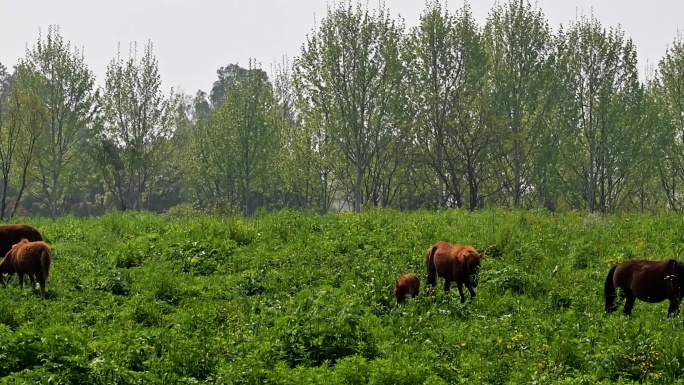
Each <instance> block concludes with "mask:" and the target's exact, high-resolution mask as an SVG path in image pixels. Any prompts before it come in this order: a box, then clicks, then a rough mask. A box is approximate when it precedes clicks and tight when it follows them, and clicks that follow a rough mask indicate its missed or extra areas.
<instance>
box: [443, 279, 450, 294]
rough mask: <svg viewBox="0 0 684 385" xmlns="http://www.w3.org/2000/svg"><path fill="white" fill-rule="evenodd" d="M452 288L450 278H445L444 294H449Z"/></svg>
mask: <svg viewBox="0 0 684 385" xmlns="http://www.w3.org/2000/svg"><path fill="white" fill-rule="evenodd" d="M450 286H451V281H449V279H448V278H444V292H445V293H448V292H449V289H450Z"/></svg>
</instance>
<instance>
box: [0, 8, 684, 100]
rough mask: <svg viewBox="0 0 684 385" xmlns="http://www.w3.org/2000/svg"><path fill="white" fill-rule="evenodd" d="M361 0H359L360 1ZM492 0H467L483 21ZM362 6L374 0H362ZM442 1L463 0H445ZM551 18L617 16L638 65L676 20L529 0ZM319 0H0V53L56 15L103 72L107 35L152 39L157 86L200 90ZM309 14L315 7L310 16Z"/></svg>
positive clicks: (110, 43)
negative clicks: (219, 71) (157, 69)
mask: <svg viewBox="0 0 684 385" xmlns="http://www.w3.org/2000/svg"><path fill="white" fill-rule="evenodd" d="M364 2H365V1H364ZM494 2H495V0H471V1H470V4H471V8H472V10H473V13H474V15H475V18H476V19H477V20H478V22H479V23H480V25H484V21H485V18H486V16H487V14H488V12H489V10H490V9H491V8H492V6H493V5H494ZM369 3H370V4H371V6H374V5H375V4H377V1H376V0H369ZM445 3H446V4H447V6H448V8H449V9H456V8H460V7H461V6H462V4H463V0H449V1H445ZM385 4H386V5H387V7H388V8H389V10H390V12H391V14H392V15H397V14H400V15H401V16H402V17H403V18H404V19H405V21H406V25H407V27H410V26H413V25H415V24H416V23H417V22H418V17H419V15H420V14H421V13H422V11H423V10H424V8H425V2H424V0H386V2H385ZM537 4H538V5H539V7H540V8H541V9H542V10H543V11H544V13H545V15H546V18H547V20H548V21H549V23H550V25H551V27H552V28H553V29H554V30H555V29H556V28H557V27H558V25H559V24H560V23H563V24H564V25H567V23H568V21H570V20H574V19H575V15H576V14H577V12H578V11H579V12H583V13H585V14H588V13H590V12H591V11H592V10H593V13H594V15H595V16H596V17H597V18H598V19H599V20H600V21H601V22H602V23H603V25H604V26H606V27H609V26H617V25H618V24H619V25H621V27H622V29H623V30H624V31H625V34H626V36H628V37H631V38H632V39H633V40H634V42H635V44H636V46H637V49H638V53H639V68H640V70H641V71H642V72H643V69H644V68H645V66H646V60H648V61H649V62H650V63H653V64H655V63H657V61H658V60H660V58H661V57H662V55H663V53H664V52H665V49H666V47H667V46H668V45H669V44H670V43H671V42H672V41H673V39H674V38H675V36H676V34H677V30H678V28H680V27H681V25H680V24H679V23H680V20H681V15H682V14H684V1H681V0H650V1H637V0H538V1H537ZM325 10H326V1H324V0H251V1H246V0H243V1H236V0H223V1H218V0H193V1H190V0H118V1H107V2H104V1H97V0H59V1H56V0H0V63H2V64H4V65H5V66H6V67H8V68H12V67H13V66H14V64H16V63H17V61H18V60H19V58H20V57H23V56H24V55H25V47H26V43H28V44H29V45H33V44H34V42H35V41H36V40H37V38H38V30H39V28H42V29H43V30H44V31H47V27H48V25H50V24H58V25H59V26H60V30H61V34H62V36H63V37H64V39H65V40H69V41H71V43H72V45H76V46H78V47H83V48H85V58H86V61H87V63H88V65H89V67H90V68H91V69H92V70H93V72H94V73H95V76H96V77H97V83H98V84H102V83H103V81H104V75H105V69H106V66H107V64H108V63H109V61H110V60H111V59H112V58H114V57H115V56H116V50H117V42H121V44H122V54H124V55H125V57H127V54H128V44H129V42H131V41H137V42H138V45H139V46H141V45H143V44H144V43H145V42H146V41H147V40H148V39H151V40H152V42H153V44H154V52H155V55H156V56H157V59H158V60H159V67H160V72H161V75H162V82H163V86H164V88H165V89H167V90H168V89H169V88H170V87H172V86H174V87H178V86H180V87H181V89H182V90H184V91H185V92H187V93H190V94H194V93H195V92H196V91H197V90H198V89H202V90H204V91H207V92H208V91H209V90H210V89H211V85H212V83H213V82H214V80H216V70H217V69H218V68H219V67H222V66H225V65H227V64H229V63H235V62H237V63H238V64H239V65H241V66H247V61H248V58H250V57H254V58H256V59H257V60H259V61H260V62H261V63H262V65H263V67H264V70H266V72H268V73H269V74H270V64H272V63H273V62H276V61H278V62H280V61H281V60H282V58H283V56H284V55H287V56H288V57H289V58H290V60H291V59H292V58H294V57H295V56H296V55H298V54H299V52H300V47H301V45H302V43H304V41H305V39H306V34H307V33H309V32H311V29H312V28H313V26H314V17H315V18H316V19H318V20H320V19H321V18H322V17H323V16H325ZM314 15H315V16H314Z"/></svg>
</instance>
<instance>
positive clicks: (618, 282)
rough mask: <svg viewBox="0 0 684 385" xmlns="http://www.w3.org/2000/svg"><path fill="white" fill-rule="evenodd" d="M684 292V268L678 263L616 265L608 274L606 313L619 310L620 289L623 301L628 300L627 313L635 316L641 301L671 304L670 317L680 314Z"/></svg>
mask: <svg viewBox="0 0 684 385" xmlns="http://www.w3.org/2000/svg"><path fill="white" fill-rule="evenodd" d="M683 288H684V264H683V263H681V262H678V261H676V260H674V259H669V260H667V261H646V260H631V261H627V262H623V263H621V264H619V265H615V266H613V267H611V268H610V270H608V276H607V277H606V283H605V285H604V289H603V292H604V298H605V301H606V307H605V311H606V313H612V312H614V311H615V310H617V308H618V306H619V304H617V303H615V299H616V297H617V296H618V295H617V292H616V289H620V295H619V297H620V300H622V299H624V298H626V302H625V308H624V309H623V312H624V313H625V314H626V315H631V314H632V308H634V302H635V301H636V300H637V299H640V300H642V301H644V302H649V303H657V302H662V301H664V300H666V299H667V300H669V301H670V307H669V308H668V309H667V315H668V316H669V315H675V314H677V313H679V303H680V302H681V300H682V294H684V293H683V292H682V289H683Z"/></svg>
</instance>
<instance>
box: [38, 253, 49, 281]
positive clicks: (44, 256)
mask: <svg viewBox="0 0 684 385" xmlns="http://www.w3.org/2000/svg"><path fill="white" fill-rule="evenodd" d="M51 264H52V256H51V255H50V250H47V249H43V250H42V251H41V253H40V265H41V267H42V269H43V279H44V280H47V277H48V275H49V274H50V265H51Z"/></svg>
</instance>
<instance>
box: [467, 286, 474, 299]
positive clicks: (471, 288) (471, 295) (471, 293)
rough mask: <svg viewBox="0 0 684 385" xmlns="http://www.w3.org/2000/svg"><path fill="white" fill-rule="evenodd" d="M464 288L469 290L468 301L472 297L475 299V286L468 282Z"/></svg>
mask: <svg viewBox="0 0 684 385" xmlns="http://www.w3.org/2000/svg"><path fill="white" fill-rule="evenodd" d="M466 288H468V291H469V292H470V302H472V301H473V299H475V288H474V287H473V285H472V284H470V282H468V283H466Z"/></svg>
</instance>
